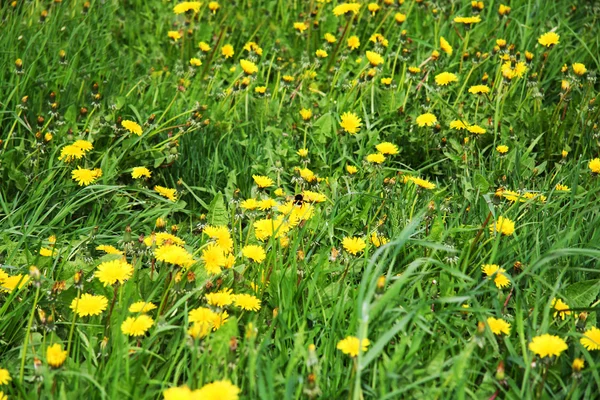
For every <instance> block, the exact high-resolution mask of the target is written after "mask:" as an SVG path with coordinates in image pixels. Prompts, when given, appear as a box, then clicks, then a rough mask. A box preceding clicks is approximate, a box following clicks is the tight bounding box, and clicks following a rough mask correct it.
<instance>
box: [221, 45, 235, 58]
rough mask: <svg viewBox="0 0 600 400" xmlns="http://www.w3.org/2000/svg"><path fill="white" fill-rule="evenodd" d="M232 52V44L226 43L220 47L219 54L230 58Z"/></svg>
mask: <svg viewBox="0 0 600 400" xmlns="http://www.w3.org/2000/svg"><path fill="white" fill-rule="evenodd" d="M234 53H235V52H234V51H233V46H232V45H230V44H226V45H225V46H223V47H221V54H222V55H223V57H225V58H231V57H233V54H234Z"/></svg>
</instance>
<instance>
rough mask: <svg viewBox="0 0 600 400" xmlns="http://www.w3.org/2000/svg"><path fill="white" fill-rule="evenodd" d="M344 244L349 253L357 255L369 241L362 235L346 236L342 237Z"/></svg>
mask: <svg viewBox="0 0 600 400" xmlns="http://www.w3.org/2000/svg"><path fill="white" fill-rule="evenodd" d="M342 246H344V249H345V250H346V251H347V252H348V253H350V254H352V255H356V254H358V253H361V252H362V251H363V250H364V249H365V247H367V243H366V242H365V240H364V239H363V238H360V237H345V238H344V239H342Z"/></svg>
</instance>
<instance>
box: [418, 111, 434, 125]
mask: <svg viewBox="0 0 600 400" xmlns="http://www.w3.org/2000/svg"><path fill="white" fill-rule="evenodd" d="M416 122H417V125H419V126H420V127H421V128H422V127H424V126H434V125H435V124H436V123H437V118H436V117H435V115H433V114H431V113H425V114H421V115H419V116H418V117H417V119H416Z"/></svg>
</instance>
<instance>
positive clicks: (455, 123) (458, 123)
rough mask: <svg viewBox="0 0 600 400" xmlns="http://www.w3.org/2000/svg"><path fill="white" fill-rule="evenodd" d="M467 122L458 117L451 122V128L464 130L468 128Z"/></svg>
mask: <svg viewBox="0 0 600 400" xmlns="http://www.w3.org/2000/svg"><path fill="white" fill-rule="evenodd" d="M467 126H468V125H467V124H465V123H464V122H463V121H460V120H458V119H455V120H454V121H452V122H450V129H456V130H457V131H462V130H463V129H467Z"/></svg>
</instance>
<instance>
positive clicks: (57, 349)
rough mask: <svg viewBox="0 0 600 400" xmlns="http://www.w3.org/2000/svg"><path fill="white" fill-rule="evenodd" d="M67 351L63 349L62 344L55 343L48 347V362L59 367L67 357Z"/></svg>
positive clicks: (54, 366)
mask: <svg viewBox="0 0 600 400" xmlns="http://www.w3.org/2000/svg"><path fill="white" fill-rule="evenodd" d="M67 355H68V353H67V351H66V350H63V349H62V345H61V344H58V343H55V344H53V345H51V346H48V348H47V349H46V362H47V363H48V365H50V366H51V367H53V368H59V367H60V366H61V365H63V364H64V362H65V360H66V359H67Z"/></svg>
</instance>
